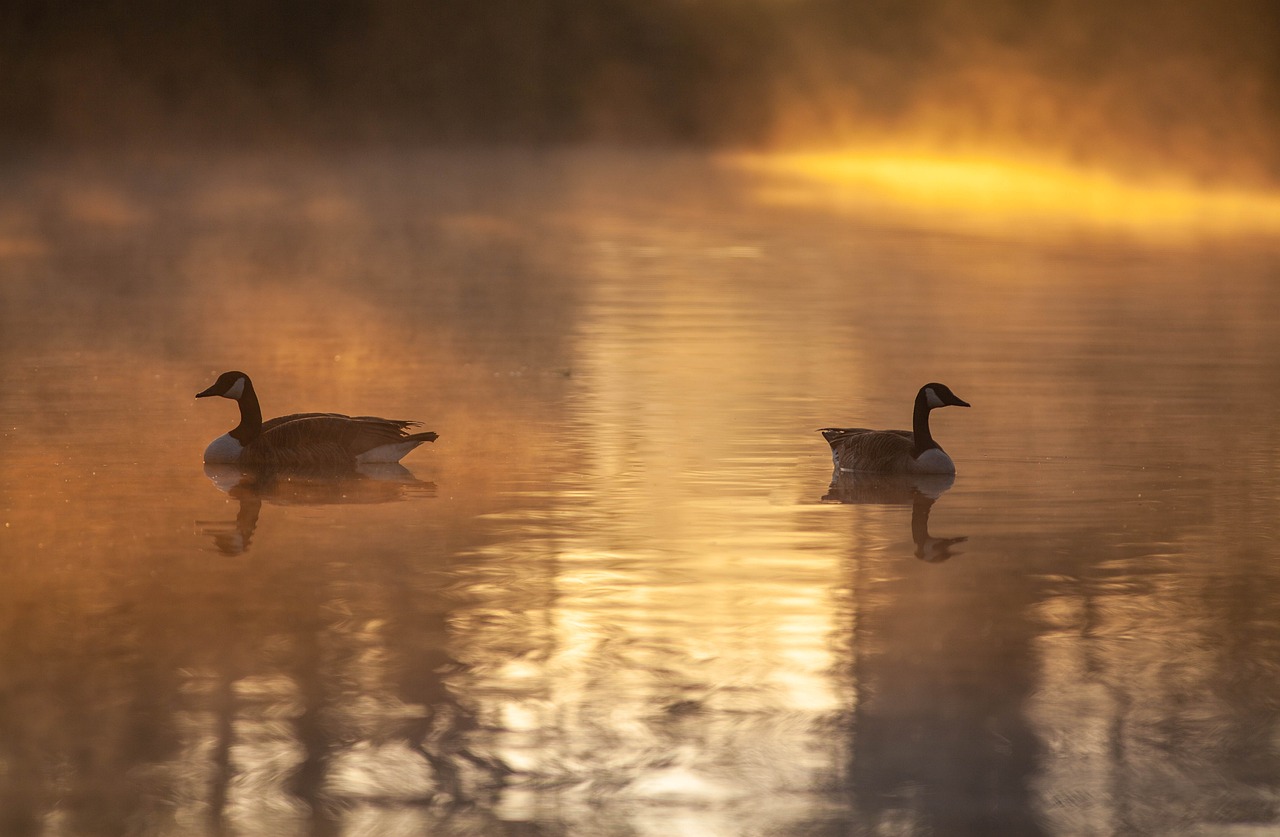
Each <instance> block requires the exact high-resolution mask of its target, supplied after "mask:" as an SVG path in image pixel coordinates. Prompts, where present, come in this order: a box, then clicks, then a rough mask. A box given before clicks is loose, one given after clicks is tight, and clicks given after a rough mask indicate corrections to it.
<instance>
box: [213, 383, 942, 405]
mask: <svg viewBox="0 0 1280 837" xmlns="http://www.w3.org/2000/svg"><path fill="white" fill-rule="evenodd" d="M210 395H217V393H216V392H214V391H213V387H209V388H208V389H206V390H205V391H204V392H197V393H196V398H207V397H209V396H210ZM966 406H967V405H966Z"/></svg>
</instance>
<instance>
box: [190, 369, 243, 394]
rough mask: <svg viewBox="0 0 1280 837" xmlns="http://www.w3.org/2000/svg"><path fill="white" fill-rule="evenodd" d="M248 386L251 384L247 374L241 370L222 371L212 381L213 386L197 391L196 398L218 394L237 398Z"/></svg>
mask: <svg viewBox="0 0 1280 837" xmlns="http://www.w3.org/2000/svg"><path fill="white" fill-rule="evenodd" d="M250 386H252V385H251V384H250V383H249V376H248V375H246V374H244V373H243V372H223V373H222V374H221V375H219V376H218V380H216V381H214V382H213V386H211V387H209V388H208V389H206V390H205V391H204V392H197V393H196V398H208V397H209V396H211V395H220V396H222V397H223V398H230V399H233V400H239V399H240V397H241V396H243V395H244V393H245V390H246V389H248V388H249V387H250Z"/></svg>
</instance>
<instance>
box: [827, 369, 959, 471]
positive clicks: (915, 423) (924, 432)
mask: <svg viewBox="0 0 1280 837" xmlns="http://www.w3.org/2000/svg"><path fill="white" fill-rule="evenodd" d="M968 406H969V405H968V403H967V402H964V401H961V400H960V399H959V398H958V397H956V394H955V393H954V392H952V391H951V390H950V389H949V388H948V387H946V386H945V385H944V384H925V385H924V386H922V387H920V391H919V392H918V393H916V406H915V412H914V413H913V417H912V429H911V430H867V429H865V428H861V427H857V428H849V429H843V428H836V427H824V428H823V429H821V430H819V431H818V432H819V433H821V434H822V436H823V438H824V439H826V440H827V443H828V444H830V445H831V460H832V462H833V463H834V464H835V467H836V471H837V472H839V471H874V472H877V473H882V474H954V473H955V472H956V465H955V463H954V462H952V461H951V457H949V456H947V453H946V451H944V450H943V449H942V448H941V447H940V446H939V445H938V443H937V442H935V441H934V440H933V436H932V435H930V433H929V411H930V410H933V409H935V408H937V407H968Z"/></svg>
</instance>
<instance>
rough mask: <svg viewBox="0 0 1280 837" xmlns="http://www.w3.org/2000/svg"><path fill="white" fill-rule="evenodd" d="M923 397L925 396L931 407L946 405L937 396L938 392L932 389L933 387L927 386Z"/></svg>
mask: <svg viewBox="0 0 1280 837" xmlns="http://www.w3.org/2000/svg"><path fill="white" fill-rule="evenodd" d="M924 397H925V401H926V402H927V403H928V404H929V406H930V407H931V408H932V407H945V406H946V404H943V403H942V399H941V398H939V397H938V393H936V392H934V391H933V387H929V388H928V389H926V390H925V391H924Z"/></svg>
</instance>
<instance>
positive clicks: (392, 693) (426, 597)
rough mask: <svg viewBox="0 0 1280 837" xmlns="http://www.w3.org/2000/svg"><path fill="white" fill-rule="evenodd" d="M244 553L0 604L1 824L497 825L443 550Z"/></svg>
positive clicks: (201, 827)
mask: <svg viewBox="0 0 1280 837" xmlns="http://www.w3.org/2000/svg"><path fill="white" fill-rule="evenodd" d="M296 496H297V495H295V497H296ZM267 502H268V503H270V502H272V500H267ZM260 557H261V560H258V561H252V562H243V561H230V562H228V561H210V560H209V559H208V555H207V554H204V555H199V554H196V553H194V552H193V553H192V554H190V555H186V556H184V555H177V556H174V557H173V558H172V560H171V561H169V562H164V563H157V564H154V565H151V564H148V565H146V566H145V567H143V568H141V570H140V571H138V572H135V573H131V574H129V575H122V574H116V573H110V574H101V573H99V574H98V575H83V576H78V577H77V579H76V582H77V583H69V582H67V581H66V580H65V579H61V578H59V579H58V582H57V583H56V584H53V585H49V586H48V588H47V589H43V590H41V589H36V588H33V587H31V586H30V585H26V586H20V587H13V588H11V589H9V590H8V591H7V592H5V593H2V594H0V604H2V605H3V611H4V612H5V613H6V615H7V617H8V618H7V619H6V620H5V621H4V622H3V623H0V647H3V648H5V649H7V650H8V652H9V653H8V654H7V656H6V660H5V665H4V666H3V667H0V764H3V765H4V767H5V775H4V782H2V783H0V810H3V812H4V819H3V821H0V831H3V832H4V833H6V834H10V833H12V834H22V833H32V834H34V833H46V832H47V829H48V828H50V827H53V824H57V828H58V831H59V833H67V834H105V833H133V832H134V831H135V830H136V827H137V824H138V823H146V824H147V830H148V833H157V834H175V835H177V834H183V835H186V834H202V833H226V832H234V833H262V834H266V833H271V834H290V833H321V834H322V833H340V832H346V831H348V830H350V829H351V828H354V827H356V826H359V827H360V828H364V829H371V831H370V832H369V833H391V832H392V830H393V829H392V828H391V825H389V824H393V825H396V826H397V827H400V828H402V827H403V826H404V824H405V822H408V821H412V822H416V823H418V825H417V826H416V828H417V830H418V831H422V830H425V829H427V828H428V827H430V828H431V829H433V830H432V833H441V834H448V833H459V832H461V833H468V834H474V833H493V826H494V823H493V822H492V819H491V814H490V812H489V809H488V807H487V806H483V805H482V806H477V807H473V808H469V807H468V806H467V803H468V802H470V801H476V800H484V799H485V798H486V794H488V793H489V792H490V788H492V786H493V785H495V784H496V782H497V779H496V778H495V775H494V771H493V770H492V769H491V768H489V767H488V766H486V765H483V764H481V763H479V762H478V761H476V760H474V759H471V758H469V756H468V753H467V749H466V747H465V745H464V740H463V736H464V734H465V732H466V731H467V730H468V729H470V728H471V727H472V725H473V723H474V722H473V720H472V716H471V713H470V712H469V710H468V709H467V708H465V707H464V706H463V705H462V704H460V703H459V701H458V700H457V699H456V697H455V696H454V694H453V693H452V691H451V690H450V688H449V687H448V685H447V683H446V678H447V677H448V675H449V673H450V672H451V671H453V670H454V669H455V668H456V667H457V663H456V662H455V660H454V659H453V657H452V656H451V655H450V653H449V652H448V650H447V641H446V637H447V634H448V630H449V623H448V607H449V604H448V603H447V602H446V601H445V600H444V598H443V597H442V596H441V595H440V592H439V590H438V589H437V584H436V582H435V579H436V578H437V577H438V574H437V572H433V570H437V569H438V567H439V560H440V557H439V556H438V555H435V554H432V553H431V552H430V550H427V552H426V554H412V551H411V550H404V549H402V548H398V547H391V548H387V547H380V546H379V541H378V539H377V538H371V539H370V541H369V546H368V549H367V550H359V551H353V552H348V553H343V552H342V551H341V550H334V549H331V548H326V547H325V546H324V545H323V544H322V545H320V546H316V547H313V548H311V549H298V550H296V551H293V552H290V551H287V550H286V551H283V552H282V551H280V550H274V551H270V552H266V553H263V554H262V555H261V556H260ZM77 584H78V586H77ZM454 829H456V831H455V830H454Z"/></svg>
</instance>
